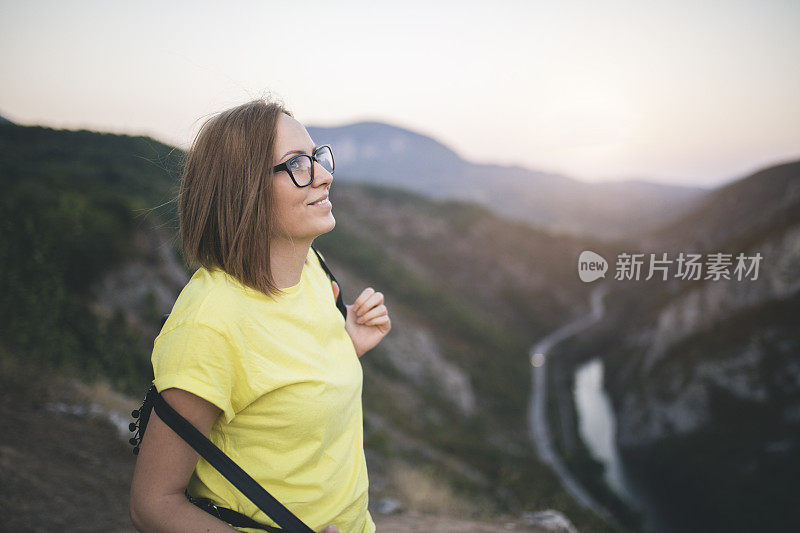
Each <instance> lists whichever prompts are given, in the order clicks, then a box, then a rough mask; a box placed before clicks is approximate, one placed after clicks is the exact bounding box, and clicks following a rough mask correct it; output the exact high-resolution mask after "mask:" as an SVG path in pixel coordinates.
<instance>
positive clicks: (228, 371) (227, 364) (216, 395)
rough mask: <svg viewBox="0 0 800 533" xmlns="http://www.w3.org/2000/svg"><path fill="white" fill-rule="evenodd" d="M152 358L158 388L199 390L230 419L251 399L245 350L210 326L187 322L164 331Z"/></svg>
mask: <svg viewBox="0 0 800 533" xmlns="http://www.w3.org/2000/svg"><path fill="white" fill-rule="evenodd" d="M151 360H152V363H153V373H154V376H155V380H154V382H153V383H154V384H155V386H156V389H158V390H159V391H163V390H164V389H168V388H170V387H176V388H179V389H183V390H185V391H188V392H191V393H192V394H196V395H197V396H200V397H201V398H203V399H205V400H208V401H209V402H211V403H213V404H214V405H216V406H217V407H219V408H220V409H222V411H223V413H224V415H225V421H226V422H228V423H230V421H231V420H232V419H233V417H234V416H235V414H236V412H237V411H239V410H241V409H242V408H244V407H245V406H246V405H247V403H249V401H250V400H249V393H250V387H249V385H248V377H247V372H246V370H245V364H244V361H243V359H242V354H241V353H240V351H239V350H237V349H236V347H235V346H234V345H233V343H232V342H231V341H230V339H228V338H227V337H226V336H225V335H223V334H222V333H221V332H219V331H217V330H216V329H214V328H212V327H210V326H207V325H204V324H202V323H191V322H187V323H184V324H180V325H178V326H177V327H175V328H173V329H171V330H169V331H167V332H165V333H162V334H161V335H159V336H158V337H157V338H156V340H155V343H154V345H153V355H152V358H151Z"/></svg>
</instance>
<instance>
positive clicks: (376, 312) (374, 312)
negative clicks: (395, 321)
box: [356, 304, 386, 324]
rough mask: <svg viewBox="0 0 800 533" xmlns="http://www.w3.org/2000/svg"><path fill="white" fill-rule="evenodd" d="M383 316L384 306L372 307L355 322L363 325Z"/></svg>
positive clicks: (384, 312)
mask: <svg viewBox="0 0 800 533" xmlns="http://www.w3.org/2000/svg"><path fill="white" fill-rule="evenodd" d="M385 314H386V306H385V305H383V304H381V305H378V306H376V307H373V308H372V309H370V310H369V311H367V312H366V313H364V314H363V315H361V316H360V317H358V320H356V322H358V323H359V324H363V323H364V322H366V321H367V320H370V319H371V318H375V317H377V316H381V315H385Z"/></svg>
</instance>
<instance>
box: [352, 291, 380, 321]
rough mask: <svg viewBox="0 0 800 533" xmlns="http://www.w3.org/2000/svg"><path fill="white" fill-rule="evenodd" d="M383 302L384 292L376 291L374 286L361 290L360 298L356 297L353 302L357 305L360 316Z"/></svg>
mask: <svg viewBox="0 0 800 533" xmlns="http://www.w3.org/2000/svg"><path fill="white" fill-rule="evenodd" d="M382 303H383V293H382V292H375V289H373V288H372V287H367V288H366V289H364V290H363V291H362V292H361V295H360V296H359V297H358V298H356V301H355V302H353V305H354V306H356V312H357V314H358V316H362V315H363V314H364V313H366V312H367V311H369V310H370V309H371V308H373V307H375V306H376V305H378V304H382Z"/></svg>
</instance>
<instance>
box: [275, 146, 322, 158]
mask: <svg viewBox="0 0 800 533" xmlns="http://www.w3.org/2000/svg"><path fill="white" fill-rule="evenodd" d="M317 148H319V147H318V146H315V147H314V148H313V149H312V150H311V153H312V154H313V153H314V152H315V151H316V150H317ZM295 153H296V154H306V152H304V151H302V150H289V151H288V152H286V153H285V154H283V155H282V156H281V159H283V158H284V157H286V156H287V155H289V154H295ZM306 155H308V154H306Z"/></svg>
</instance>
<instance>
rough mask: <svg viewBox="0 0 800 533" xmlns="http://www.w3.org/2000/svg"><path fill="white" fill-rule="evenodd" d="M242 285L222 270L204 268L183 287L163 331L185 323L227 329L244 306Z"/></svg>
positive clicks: (199, 269)
mask: <svg viewBox="0 0 800 533" xmlns="http://www.w3.org/2000/svg"><path fill="white" fill-rule="evenodd" d="M244 297H245V296H244V294H243V292H242V289H241V288H240V284H239V282H238V281H236V280H235V278H233V277H232V276H230V275H229V274H227V273H225V272H223V271H222V270H218V269H207V268H205V267H200V268H198V269H197V271H195V273H194V274H193V275H192V277H191V278H190V279H189V281H188V282H187V283H186V285H185V286H184V288H183V289H182V290H181V292H180V294H179V295H178V298H177V299H176V300H175V304H174V305H173V306H172V310H171V311H170V313H169V317H168V318H167V321H166V322H165V323H164V326H163V327H162V333H164V332H167V331H169V330H171V329H174V328H176V327H178V326H181V325H184V324H195V325H201V326H207V327H210V328H212V329H217V330H219V331H220V332H226V331H227V330H228V329H229V327H228V326H229V325H230V323H231V321H235V320H236V316H237V313H239V312H240V310H241V309H242V305H243V301H242V300H243V298H244Z"/></svg>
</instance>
